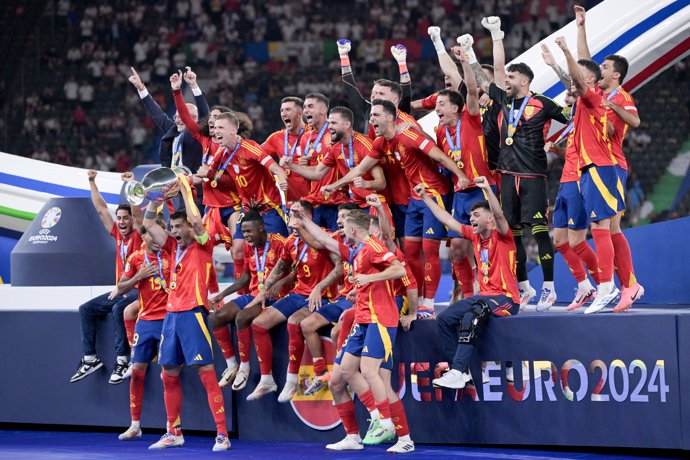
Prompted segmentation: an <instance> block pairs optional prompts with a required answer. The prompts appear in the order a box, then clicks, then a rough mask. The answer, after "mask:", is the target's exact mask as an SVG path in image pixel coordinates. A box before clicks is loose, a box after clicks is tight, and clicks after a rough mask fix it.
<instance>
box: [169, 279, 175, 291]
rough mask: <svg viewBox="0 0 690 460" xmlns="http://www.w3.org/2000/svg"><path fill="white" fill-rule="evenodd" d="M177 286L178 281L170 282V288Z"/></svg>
mask: <svg viewBox="0 0 690 460" xmlns="http://www.w3.org/2000/svg"><path fill="white" fill-rule="evenodd" d="M176 288H177V283H176V282H174V281H171V282H170V289H172V290H175V289H176Z"/></svg>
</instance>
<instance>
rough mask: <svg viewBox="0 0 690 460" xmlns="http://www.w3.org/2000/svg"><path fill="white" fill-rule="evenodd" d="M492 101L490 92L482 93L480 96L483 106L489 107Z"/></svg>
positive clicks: (480, 103) (480, 102)
mask: <svg viewBox="0 0 690 460" xmlns="http://www.w3.org/2000/svg"><path fill="white" fill-rule="evenodd" d="M490 102H491V97H490V96H489V94H488V93H482V95H481V96H479V105H480V106H481V107H488V106H489V103H490Z"/></svg>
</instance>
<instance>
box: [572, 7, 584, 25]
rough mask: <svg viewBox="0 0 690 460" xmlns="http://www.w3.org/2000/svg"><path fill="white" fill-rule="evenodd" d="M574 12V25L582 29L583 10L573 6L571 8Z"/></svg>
mask: <svg viewBox="0 0 690 460" xmlns="http://www.w3.org/2000/svg"><path fill="white" fill-rule="evenodd" d="M573 9H574V10H575V24H577V26H578V27H583V26H584V25H585V8H584V7H582V6H580V5H575V6H574V7H573Z"/></svg>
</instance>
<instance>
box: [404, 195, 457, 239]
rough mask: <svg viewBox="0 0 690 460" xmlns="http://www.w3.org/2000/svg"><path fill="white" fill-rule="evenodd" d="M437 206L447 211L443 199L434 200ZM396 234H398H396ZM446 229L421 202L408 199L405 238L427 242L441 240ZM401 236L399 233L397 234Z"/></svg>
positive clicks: (436, 198)
mask: <svg viewBox="0 0 690 460" xmlns="http://www.w3.org/2000/svg"><path fill="white" fill-rule="evenodd" d="M434 199H435V200H436V202H437V203H438V205H439V206H441V207H442V208H443V209H448V206H447V204H446V203H445V199H439V198H438V196H437V197H435V198H434ZM396 233H398V232H396ZM447 233H448V232H447V230H446V227H445V226H444V225H443V224H442V223H441V222H440V221H439V220H438V219H437V218H436V217H435V216H434V213H432V212H431V209H429V207H428V206H427V205H425V204H424V202H423V201H422V200H414V199H410V204H409V205H408V206H407V216H406V217H405V233H404V235H405V236H416V237H421V238H426V239H429V240H441V239H443V238H445V237H446V235H447ZM398 234H401V233H398Z"/></svg>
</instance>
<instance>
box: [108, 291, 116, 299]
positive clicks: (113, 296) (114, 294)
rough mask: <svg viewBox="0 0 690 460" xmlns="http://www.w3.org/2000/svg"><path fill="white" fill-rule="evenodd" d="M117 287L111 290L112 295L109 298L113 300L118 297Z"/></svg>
mask: <svg viewBox="0 0 690 460" xmlns="http://www.w3.org/2000/svg"><path fill="white" fill-rule="evenodd" d="M117 295H118V294H117V288H115V289H113V290H112V291H110V295H109V296H108V300H113V299H114V298H115V297H117Z"/></svg>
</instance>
